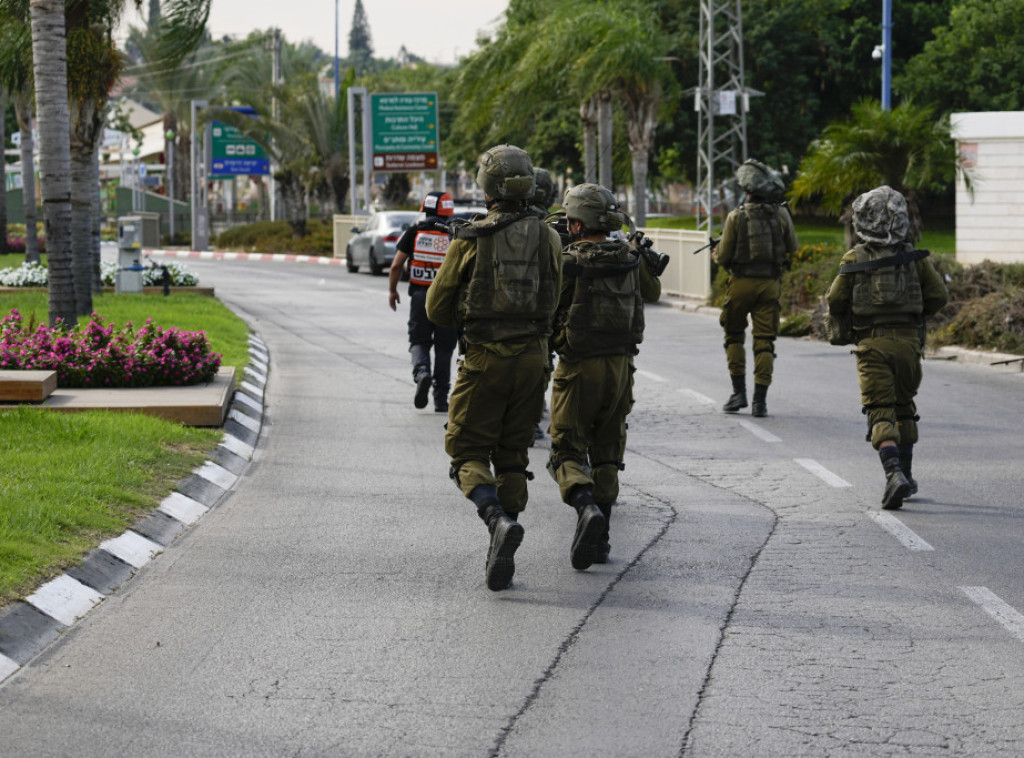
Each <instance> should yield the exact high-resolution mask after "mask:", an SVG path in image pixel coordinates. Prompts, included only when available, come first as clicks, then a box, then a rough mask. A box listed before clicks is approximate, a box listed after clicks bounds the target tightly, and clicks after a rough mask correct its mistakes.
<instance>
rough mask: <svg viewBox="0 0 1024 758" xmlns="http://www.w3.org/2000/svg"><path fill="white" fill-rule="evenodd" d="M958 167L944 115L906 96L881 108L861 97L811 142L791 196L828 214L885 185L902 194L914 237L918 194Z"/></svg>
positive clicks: (940, 183)
mask: <svg viewBox="0 0 1024 758" xmlns="http://www.w3.org/2000/svg"><path fill="white" fill-rule="evenodd" d="M959 169H961V164H960V160H959V158H958V156H957V152H956V148H955V145H954V143H953V140H952V138H951V136H950V133H949V119H948V118H947V117H942V118H939V119H936V118H935V115H934V114H933V113H932V111H931V110H930V109H929V108H924V107H921V106H917V105H914V104H913V103H912V102H909V101H908V102H904V103H901V104H900V105H897V106H896V107H895V108H893V109H892V110H886V109H884V108H882V106H881V104H880V103H879V102H878V101H877V100H871V99H866V100H861V101H860V102H858V103H857V104H856V105H854V106H853V109H852V110H851V113H850V117H849V118H848V119H845V120H842V121H835V122H833V123H831V124H829V125H828V126H826V127H825V129H824V131H823V132H822V134H821V137H820V138H819V139H817V140H815V141H814V142H813V143H812V144H811V147H810V150H808V152H807V155H805V156H804V159H803V160H802V161H801V162H800V167H799V169H798V171H797V176H796V179H795V180H794V181H793V188H792V190H791V191H790V199H791V200H793V201H794V203H799V202H803V201H812V200H813V201H817V202H818V204H819V205H820V207H821V208H822V209H823V210H825V211H826V212H827V213H830V214H832V215H839V214H840V213H841V212H842V211H844V209H846V208H847V206H848V205H849V203H851V202H852V201H853V200H854V198H856V197H857V196H858V195H860V194H861V193H863V192H867V191H868V190H870V189H873V188H875V187H878V186H880V185H882V184H888V185H889V186H890V187H892V188H893V189H895V190H896V191H898V192H900V193H901V194H902V195H903V196H904V197H906V199H907V210H908V211H909V213H910V225H911V229H910V233H911V235H912V236H913V239H915V240H916V239H918V238H919V237H920V233H921V214H920V209H919V207H918V202H917V197H918V193H919V192H921V191H925V190H940V189H942V188H944V187H946V186H948V185H949V184H950V183H951V182H952V181H953V180H954V179H955V178H956V172H957V170H959ZM843 215H844V216H847V217H848V216H849V213H844V214H843Z"/></svg>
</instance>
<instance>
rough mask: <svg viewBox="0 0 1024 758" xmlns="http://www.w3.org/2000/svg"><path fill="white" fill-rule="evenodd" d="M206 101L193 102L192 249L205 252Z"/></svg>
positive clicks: (207, 236) (207, 242) (207, 238)
mask: <svg viewBox="0 0 1024 758" xmlns="http://www.w3.org/2000/svg"><path fill="white" fill-rule="evenodd" d="M207 105H208V103H207V101H206V100H193V101H192V146H191V149H192V249H193V250H205V249H206V248H207V247H209V245H210V224H209V204H208V198H207V187H206V177H207V174H208V168H207V167H208V166H209V159H208V158H207V156H208V155H209V151H210V124H209V123H207V124H206V125H205V126H204V127H203V128H202V135H203V137H202V149H200V138H199V135H200V130H199V129H198V127H199V123H198V121H199V118H198V117H199V114H200V112H202V111H204V110H206V108H207Z"/></svg>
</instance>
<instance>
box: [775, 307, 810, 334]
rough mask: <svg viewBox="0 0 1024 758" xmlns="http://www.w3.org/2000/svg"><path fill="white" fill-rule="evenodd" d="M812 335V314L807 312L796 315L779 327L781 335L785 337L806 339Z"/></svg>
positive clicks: (785, 320) (784, 320)
mask: <svg viewBox="0 0 1024 758" xmlns="http://www.w3.org/2000/svg"><path fill="white" fill-rule="evenodd" d="M810 333H811V314H810V313H808V312H807V311H801V312H800V313H794V314H793V315H792V316H790V317H789V318H786V319H783V321H782V323H781V324H780V325H779V334H780V335H782V336H783V337H806V336H807V335H808V334H810Z"/></svg>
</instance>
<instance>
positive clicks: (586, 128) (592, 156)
mask: <svg viewBox="0 0 1024 758" xmlns="http://www.w3.org/2000/svg"><path fill="white" fill-rule="evenodd" d="M580 120H581V121H583V181H585V182H590V183H594V182H596V181H597V165H596V164H597V147H596V139H595V137H596V134H597V98H596V97H591V98H590V99H589V100H584V101H583V102H582V103H580Z"/></svg>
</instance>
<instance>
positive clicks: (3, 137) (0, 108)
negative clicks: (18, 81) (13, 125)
mask: <svg viewBox="0 0 1024 758" xmlns="http://www.w3.org/2000/svg"><path fill="white" fill-rule="evenodd" d="M6 113H7V90H5V89H4V88H3V87H0V145H3V146H4V147H6V146H7V134H6V132H5V130H4V126H5V119H4V114H6ZM0 168H2V169H3V170H2V171H0V177H2V178H3V180H4V181H3V184H4V186H3V187H2V188H0V255H7V158H6V157H3V156H0Z"/></svg>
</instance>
